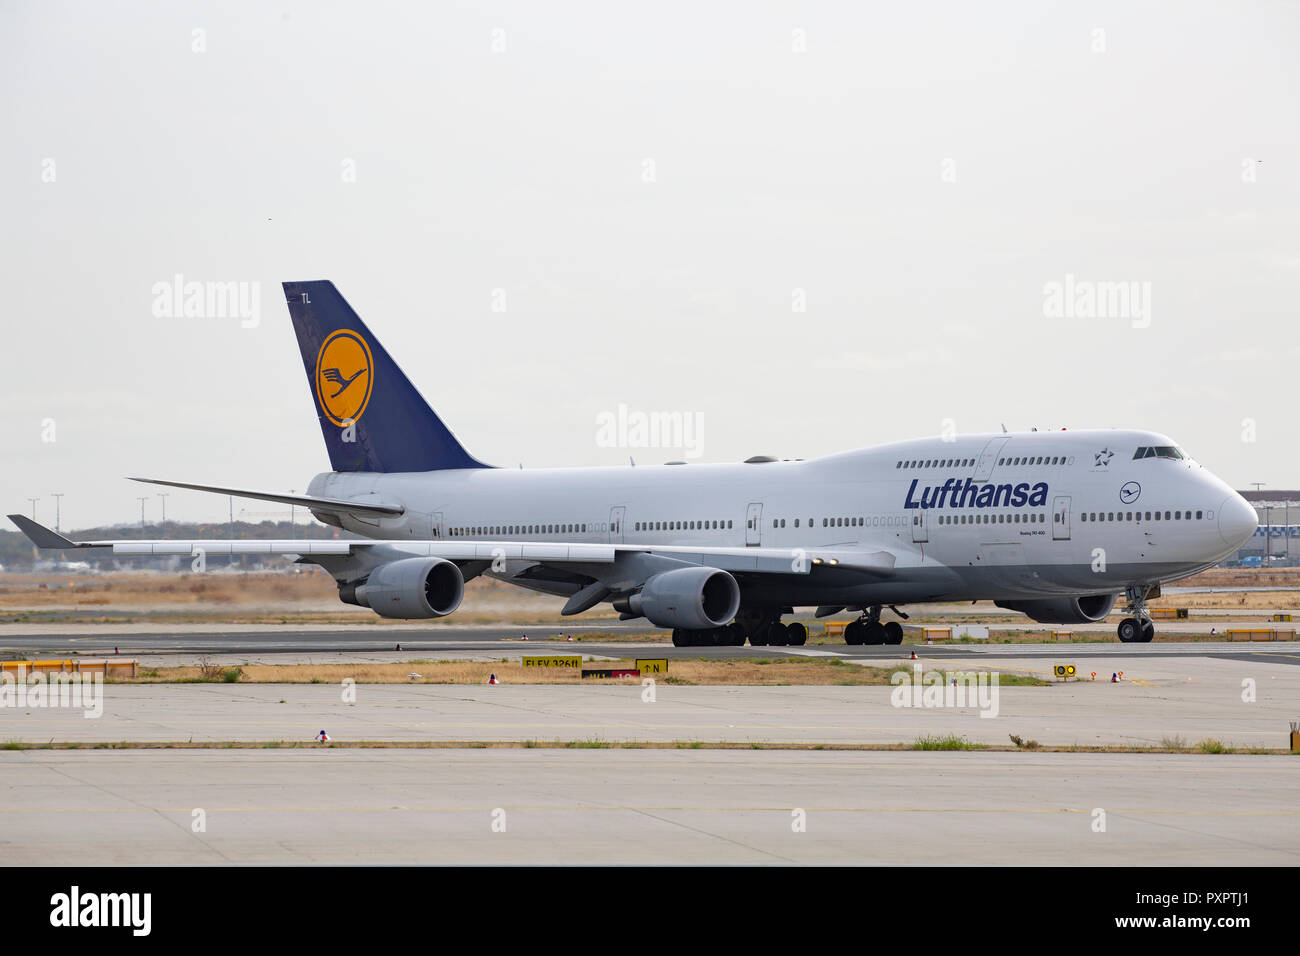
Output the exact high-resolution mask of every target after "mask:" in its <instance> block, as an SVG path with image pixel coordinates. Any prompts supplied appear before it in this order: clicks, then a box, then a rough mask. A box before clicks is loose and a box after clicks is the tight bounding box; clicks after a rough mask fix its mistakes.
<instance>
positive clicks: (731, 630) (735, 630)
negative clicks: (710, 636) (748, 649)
mask: <svg viewBox="0 0 1300 956" xmlns="http://www.w3.org/2000/svg"><path fill="white" fill-rule="evenodd" d="M722 633H723V634H724V635H726V637H725V640H724V641H723V643H724V645H725V646H727V647H744V646H745V628H744V627H743V626H741V623H740V622H739V621H732V622H731V623H730V624H728V625H727V626H726V627H724V628H723V629H722Z"/></svg>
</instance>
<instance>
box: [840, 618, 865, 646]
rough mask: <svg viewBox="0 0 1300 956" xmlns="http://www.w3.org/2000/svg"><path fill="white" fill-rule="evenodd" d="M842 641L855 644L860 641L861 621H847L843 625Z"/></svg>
mask: <svg viewBox="0 0 1300 956" xmlns="http://www.w3.org/2000/svg"><path fill="white" fill-rule="evenodd" d="M844 643H845V644H853V645H854V646H857V645H859V644H861V643H862V622H861V621H849V623H847V624H845V625H844Z"/></svg>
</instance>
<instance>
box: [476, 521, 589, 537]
mask: <svg viewBox="0 0 1300 956" xmlns="http://www.w3.org/2000/svg"><path fill="white" fill-rule="evenodd" d="M604 527H605V525H603V524H601V525H600V526H599V527H597V526H596V525H592V528H593V530H595V531H601V530H603V529H604ZM586 533H587V526H586V524H582V523H578V524H509V525H490V526H484V525H474V526H471V527H466V528H452V529H451V532H450V534H451V537H453V538H480V537H485V536H493V535H500V536H506V535H522V534H586Z"/></svg>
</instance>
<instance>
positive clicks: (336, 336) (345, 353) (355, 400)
mask: <svg viewBox="0 0 1300 956" xmlns="http://www.w3.org/2000/svg"><path fill="white" fill-rule="evenodd" d="M374 368H375V364H374V361H373V360H372V359H371V357H370V346H368V345H366V342H365V340H364V339H363V338H361V336H359V335H357V333H355V332H353V331H352V330H351V329H339V330H338V331H337V332H335V333H333V334H332V335H330V337H329V338H327V339H326V340H325V342H324V343H323V344H322V345H321V347H320V354H319V355H317V356H316V401H317V402H318V403H319V404H320V407H321V411H323V412H324V413H325V414H326V415H328V416H329V420H330V421H332V422H333V423H334V424H335V425H341V426H344V427H346V426H347V425H348V424H349V423H351V422H355V421H356V420H357V419H359V418H360V417H361V413H362V412H364V411H365V410H366V403H367V402H369V401H370V392H371V391H372V389H373V387H374V381H373V378H374Z"/></svg>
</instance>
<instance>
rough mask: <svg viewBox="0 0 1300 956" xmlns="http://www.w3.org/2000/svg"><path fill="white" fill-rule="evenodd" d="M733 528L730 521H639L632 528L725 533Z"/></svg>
mask: <svg viewBox="0 0 1300 956" xmlns="http://www.w3.org/2000/svg"><path fill="white" fill-rule="evenodd" d="M730 527H731V522H730V521H721V520H719V521H713V520H709V521H638V522H636V523H635V524H633V526H632V530H634V531H725V530H727V529H729V528H730Z"/></svg>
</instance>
